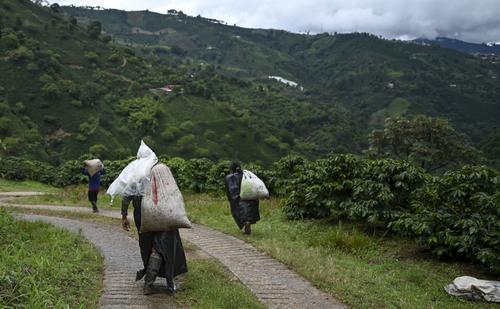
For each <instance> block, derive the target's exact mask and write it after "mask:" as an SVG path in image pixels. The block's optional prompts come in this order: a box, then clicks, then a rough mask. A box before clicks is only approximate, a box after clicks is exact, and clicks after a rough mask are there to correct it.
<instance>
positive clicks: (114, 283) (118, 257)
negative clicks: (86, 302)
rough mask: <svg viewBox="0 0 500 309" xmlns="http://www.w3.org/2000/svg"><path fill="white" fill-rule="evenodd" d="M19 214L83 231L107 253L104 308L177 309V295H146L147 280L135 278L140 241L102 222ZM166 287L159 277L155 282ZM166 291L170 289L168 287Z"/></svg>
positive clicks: (101, 303)
mask: <svg viewBox="0 0 500 309" xmlns="http://www.w3.org/2000/svg"><path fill="white" fill-rule="evenodd" d="M18 217H20V218H22V219H25V220H30V221H36V220H40V221H43V222H47V223H51V224H53V225H55V226H58V227H62V228H64V229H67V230H70V231H72V232H75V233H78V232H79V231H81V232H82V234H83V236H85V237H86V238H87V239H88V240H89V241H90V242H92V243H93V244H94V245H95V246H96V247H97V248H98V249H99V250H100V251H101V253H102V255H103V256H104V265H105V271H104V291H103V294H102V296H101V299H100V301H99V305H100V307H101V308H105V309H114V308H117V309H118V308H175V300H174V298H173V297H171V296H169V295H167V293H166V292H164V293H156V294H153V295H149V296H144V295H142V286H143V281H137V282H136V281H135V273H136V271H137V270H138V269H141V268H142V260H141V257H140V255H139V254H138V253H139V248H138V244H137V240H135V239H133V238H131V237H129V236H127V235H126V234H125V233H122V232H120V231H118V230H116V229H112V228H110V227H106V226H103V225H100V224H95V223H89V222H82V221H78V220H73V219H65V218H58V217H49V216H40V215H28V214H22V215H19V216H18ZM155 286H156V287H158V290H159V291H161V289H160V286H166V284H165V282H161V283H160V280H159V279H158V280H157V281H156V284H155ZM164 290H165V291H166V289H164Z"/></svg>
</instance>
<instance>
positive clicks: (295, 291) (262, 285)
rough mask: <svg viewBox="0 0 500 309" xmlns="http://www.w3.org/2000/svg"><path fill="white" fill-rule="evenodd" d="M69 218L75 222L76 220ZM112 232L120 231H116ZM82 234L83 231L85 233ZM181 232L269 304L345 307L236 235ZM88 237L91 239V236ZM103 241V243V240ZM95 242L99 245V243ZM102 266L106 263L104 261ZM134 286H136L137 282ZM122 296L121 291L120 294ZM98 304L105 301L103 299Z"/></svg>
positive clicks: (201, 229)
mask: <svg viewBox="0 0 500 309" xmlns="http://www.w3.org/2000/svg"><path fill="white" fill-rule="evenodd" d="M1 196H2V194H0V197H1ZM0 206H14V207H22V208H32V209H33V208H35V209H48V210H64V211H73V212H85V213H88V212H90V208H86V207H68V206H51V205H17V204H11V205H8V204H6V203H2V202H0ZM99 214H100V215H103V216H107V217H112V218H121V216H120V213H119V211H117V210H102V211H100V212H99ZM46 218H49V219H53V220H56V221H54V222H62V221H57V220H68V219H59V218H52V217H46ZM69 221H75V222H78V221H77V220H69ZM79 224H80V225H82V226H83V225H88V223H85V224H83V223H79ZM97 226H98V227H99V228H103V227H102V226H99V225H97ZM82 230H83V229H82ZM84 233H85V231H84ZM115 233H118V234H121V233H119V232H115ZM122 235H123V236H122V237H125V238H128V237H127V236H125V235H124V234H122ZM85 236H87V235H86V234H85ZM181 236H182V238H183V239H185V240H187V241H189V242H191V243H192V244H194V245H196V246H198V247H199V248H200V249H201V250H203V251H205V252H206V253H208V254H209V255H211V256H212V257H214V258H216V259H217V260H219V261H220V262H221V263H222V264H223V265H224V266H226V267H227V268H228V269H229V270H230V271H231V272H232V273H233V274H234V275H235V276H237V277H238V278H239V279H240V281H241V282H242V283H243V284H245V285H246V286H247V287H248V288H249V289H250V290H251V291H252V292H253V293H254V294H255V295H256V296H257V297H258V299H259V300H260V301H261V302H262V303H263V304H265V305H266V306H267V307H269V308H346V306H345V305H343V304H342V303H340V302H339V301H337V300H336V299H334V298H333V297H332V296H330V295H328V294H326V293H324V292H322V291H320V290H318V289H316V288H315V287H314V286H312V284H311V283H310V282H309V281H307V280H305V279H304V278H302V277H301V276H299V275H297V274H296V273H295V272H293V271H291V270H289V269H288V268H287V267H286V266H285V265H283V264H282V263H280V262H278V261H276V260H275V259H273V258H271V257H269V256H268V255H266V254H264V253H262V252H260V251H258V250H257V249H255V248H254V247H253V246H251V245H249V244H247V243H245V242H244V241H242V240H240V239H238V238H235V237H233V236H229V235H226V234H224V233H221V232H218V231H215V230H213V229H211V228H208V227H206V226H203V225H198V224H193V228H192V229H182V230H181ZM89 239H90V240H91V241H92V242H93V240H92V239H91V238H89ZM128 239H129V240H128V242H130V243H133V245H132V247H133V249H132V250H131V251H130V255H128V254H129V253H128V251H126V250H124V252H127V256H126V257H125V258H124V259H125V260H127V261H129V260H131V259H132V256H135V259H136V260H137V263H140V257H139V254H138V249H137V243H136V241H135V240H132V239H130V238H128ZM105 243H106V244H107V242H105ZM96 245H97V244H96ZM122 245H125V242H123V243H122V242H120V243H118V242H117V243H116V244H115V245H114V247H115V251H119V250H118V248H120V246H122ZM97 246H98V247H99V245H97ZM104 247H105V246H104ZM99 248H100V247H99ZM101 250H102V249H101ZM103 252H104V251H103ZM104 255H105V257H106V252H104ZM107 259H108V257H106V261H107ZM139 266H140V264H138V265H134V266H133V267H131V268H133V271H134V274H135V270H137V269H138V268H139ZM106 267H108V266H107V265H106ZM115 273H116V274H117V276H118V278H120V276H121V277H123V278H126V280H129V275H128V274H123V273H120V272H119V269H114V270H113V272H112V273H110V274H115ZM105 283H106V284H108V283H111V280H108V278H107V270H106V279H105ZM134 284H135V283H134ZM135 288H136V289H137V288H138V286H136V287H135ZM118 289H119V286H117V287H114V290H118ZM134 291H135V290H134ZM105 295H106V292H105V294H104V295H103V298H105ZM122 296H125V294H122ZM141 299H144V297H142V298H141ZM101 303H102V302H101ZM102 304H103V305H105V304H106V303H105V302H104V303H102Z"/></svg>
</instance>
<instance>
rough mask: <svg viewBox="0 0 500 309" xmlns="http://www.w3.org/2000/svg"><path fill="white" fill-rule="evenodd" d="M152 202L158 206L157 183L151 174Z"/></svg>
mask: <svg viewBox="0 0 500 309" xmlns="http://www.w3.org/2000/svg"><path fill="white" fill-rule="evenodd" d="M153 203H154V205H155V206H158V185H157V184H156V178H155V177H154V176H153Z"/></svg>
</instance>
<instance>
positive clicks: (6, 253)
mask: <svg viewBox="0 0 500 309" xmlns="http://www.w3.org/2000/svg"><path fill="white" fill-rule="evenodd" d="M102 272H103V260H102V257H101V255H100V254H99V252H98V251H97V249H96V248H94V247H93V246H92V245H91V244H90V243H88V242H87V241H86V240H85V238H83V236H81V235H75V234H71V233H70V232H66V231H63V230H61V229H59V228H56V227H53V226H51V225H48V224H44V223H40V222H26V221H20V220H15V219H13V218H12V216H10V215H9V214H8V213H7V212H6V211H5V210H4V209H0V304H1V305H2V306H5V307H6V308H17V307H27V308H65V307H68V308H78V307H81V308H92V307H96V305H97V301H98V299H99V296H100V292H101V288H102Z"/></svg>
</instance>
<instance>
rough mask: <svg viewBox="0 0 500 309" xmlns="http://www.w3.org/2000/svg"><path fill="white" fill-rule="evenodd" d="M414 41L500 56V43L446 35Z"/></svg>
mask: <svg viewBox="0 0 500 309" xmlns="http://www.w3.org/2000/svg"><path fill="white" fill-rule="evenodd" d="M413 41H414V42H416V43H419V44H429V45H438V46H441V47H444V48H450V49H454V50H457V51H460V52H463V53H468V54H481V55H492V54H494V55H496V56H500V44H493V43H482V44H476V43H469V42H464V41H460V40H456V39H450V38H445V37H437V38H436V39H434V40H430V39H424V38H419V39H415V40H413Z"/></svg>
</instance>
